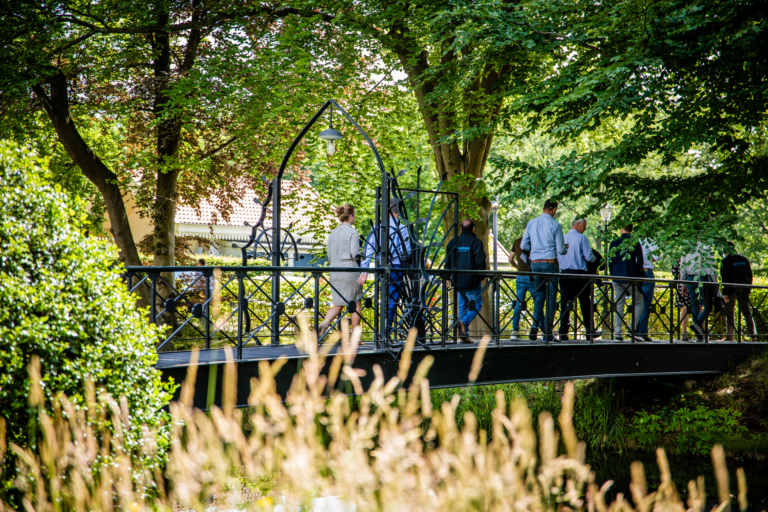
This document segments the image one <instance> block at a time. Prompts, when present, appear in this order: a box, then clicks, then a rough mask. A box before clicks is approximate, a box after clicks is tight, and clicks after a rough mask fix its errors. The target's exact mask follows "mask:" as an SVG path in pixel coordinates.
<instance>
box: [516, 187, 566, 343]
mask: <svg viewBox="0 0 768 512" xmlns="http://www.w3.org/2000/svg"><path fill="white" fill-rule="evenodd" d="M555 215H557V202H555V201H552V200H551V199H547V200H546V201H545V202H544V208H543V210H542V214H541V215H539V216H538V217H536V218H535V219H533V220H531V221H529V222H528V225H527V226H526V227H525V234H524V235H523V242H522V244H521V247H522V249H523V250H525V251H531V272H534V273H537V272H538V273H542V274H558V273H560V266H559V265H558V263H557V256H558V255H559V254H565V253H566V252H567V251H566V249H565V242H564V241H563V228H562V226H560V223H559V222H557V221H556V220H555ZM534 287H535V290H536V291H535V292H534V302H533V319H534V320H535V321H536V325H537V326H540V327H543V328H544V339H543V340H542V341H543V342H544V343H547V342H550V341H555V339H554V336H553V334H552V326H553V324H554V321H555V304H556V301H557V278H556V277H553V278H546V277H544V276H536V277H534ZM545 291H546V294H547V311H548V312H549V314H548V315H547V321H546V322H545V321H544V296H545ZM537 334H538V329H537V328H535V327H532V328H531V333H530V335H529V338H530V339H531V340H535V339H536V335H537Z"/></svg>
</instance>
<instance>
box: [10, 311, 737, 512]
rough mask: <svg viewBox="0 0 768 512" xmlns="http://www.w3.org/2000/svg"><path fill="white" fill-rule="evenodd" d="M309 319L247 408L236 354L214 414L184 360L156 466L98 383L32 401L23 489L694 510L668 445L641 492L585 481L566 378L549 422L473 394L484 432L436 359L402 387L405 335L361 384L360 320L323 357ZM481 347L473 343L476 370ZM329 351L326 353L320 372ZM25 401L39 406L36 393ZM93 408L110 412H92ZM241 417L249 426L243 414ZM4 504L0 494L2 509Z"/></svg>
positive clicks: (197, 501)
mask: <svg viewBox="0 0 768 512" xmlns="http://www.w3.org/2000/svg"><path fill="white" fill-rule="evenodd" d="M304 327H305V328H304V335H303V336H301V339H300V345H301V347H302V349H303V350H305V351H306V352H307V354H308V358H307V360H306V362H305V364H304V365H303V367H302V370H301V371H300V372H299V373H298V374H297V375H296V376H295V378H294V381H293V384H292V386H291V388H290V391H289V392H288V395H287V397H286V400H285V401H283V399H282V398H281V397H280V395H278V394H277V392H276V387H275V381H274V375H275V374H276V373H277V372H278V371H279V370H280V368H281V366H282V365H283V361H276V362H274V363H272V364H271V365H270V364H268V363H266V362H262V363H260V367H259V378H258V379H253V380H252V381H251V394H250V398H249V405H250V406H251V408H250V409H248V411H249V414H248V416H247V417H244V416H243V410H242V409H236V408H235V389H236V379H237V374H236V373H235V365H234V363H233V362H231V361H230V362H229V363H228V364H227V365H226V370H225V386H224V389H225V391H224V397H223V404H224V406H223V407H222V408H221V409H218V408H213V410H212V411H210V413H209V414H206V413H203V412H201V411H199V410H194V409H193V408H192V407H191V406H190V404H191V403H192V390H193V389H194V381H195V377H196V375H195V366H191V367H190V372H189V374H188V377H187V381H186V382H185V383H184V384H183V387H182V390H181V400H180V401H179V402H175V403H172V404H171V415H172V421H173V425H172V427H173V430H172V443H171V452H170V456H169V460H168V463H167V466H166V468H165V471H164V472H163V473H162V474H161V473H160V472H159V471H149V470H147V469H145V468H144V467H142V466H141V464H140V463H139V462H137V461H135V460H132V459H131V458H130V457H129V456H128V455H127V454H128V453H129V452H128V450H127V446H126V439H125V436H124V435H123V426H124V425H127V424H128V418H129V416H130V411H129V410H128V408H127V406H126V405H125V401H124V400H120V399H118V400H114V399H113V398H112V397H109V396H107V395H105V394H99V393H94V394H92V395H91V399H90V401H89V403H88V408H87V411H86V410H76V409H75V408H74V407H73V406H72V404H70V403H69V402H68V401H67V399H66V397H64V396H62V397H60V400H59V405H60V407H58V408H56V409H55V410H56V413H55V414H54V416H53V417H49V416H48V415H46V413H45V412H44V411H43V410H42V409H40V412H39V418H40V425H41V438H40V443H39V445H38V449H37V450H32V449H21V448H19V447H16V446H13V445H11V446H10V447H9V449H10V450H12V451H14V452H15V453H16V454H17V455H18V456H19V458H20V473H19V476H18V478H17V481H16V485H17V487H19V488H20V489H21V491H22V493H23V502H22V506H23V508H25V509H26V510H27V511H29V512H32V511H35V512H49V511H51V512H65V511H84V510H89V511H90V510H92V511H96V512H102V511H103V512H112V511H116V510H120V511H130V512H142V511H149V510H158V511H163V510H169V511H170V510H174V511H179V510H195V511H200V512H202V511H203V510H205V509H207V508H209V507H211V506H212V505H219V506H221V503H220V502H219V501H215V500H222V499H224V498H226V502H227V503H229V504H230V505H231V504H236V503H241V505H239V506H238V508H242V509H248V510H273V509H274V508H275V507H276V504H280V506H281V510H287V511H294V510H301V508H300V507H306V508H304V509H303V510H310V509H311V507H312V503H313V500H315V499H316V498H317V497H321V496H326V497H328V496H335V497H337V498H338V501H336V503H337V505H338V504H341V505H345V506H346V507H345V510H351V509H352V508H351V507H354V510H357V511H405V510H407V511H422V510H423V511H468V510H477V511H480V510H482V511H508V510H510V511H511V510H563V511H565V510H587V511H597V512H607V511H609V510H610V511H619V510H627V511H629V510H637V511H638V512H640V511H649V510H651V509H653V510H679V511H683V510H685V509H686V508H688V509H689V510H692V511H703V510H704V506H705V499H706V494H705V492H704V488H703V486H704V483H703V482H704V481H703V479H701V478H700V479H699V480H697V481H692V482H690V483H689V484H688V486H689V490H690V492H689V499H688V502H687V504H686V503H683V501H682V500H681V498H680V496H679V494H678V493H677V491H676V488H675V485H674V484H673V482H672V478H671V475H670V474H669V467H668V464H667V460H666V456H665V454H664V452H663V450H659V451H658V464H659V466H660V468H661V473H662V479H661V484H660V486H659V488H658V489H657V490H655V491H651V490H649V489H648V488H647V483H646V480H645V476H644V471H643V468H642V465H641V464H639V463H635V464H633V466H632V479H633V484H632V499H633V501H634V503H635V505H634V506H632V505H630V503H629V502H628V501H627V500H626V499H625V498H624V497H623V496H621V495H619V496H618V497H617V499H616V501H615V502H614V503H612V504H611V505H610V506H609V505H608V504H606V503H605V491H606V489H607V488H608V486H609V485H610V482H606V483H604V484H602V485H601V483H599V482H596V481H595V479H594V473H592V472H591V471H590V467H589V466H588V465H587V464H585V460H584V457H585V444H584V443H583V442H580V441H579V440H578V439H577V437H576V433H575V429H574V426H573V424H572V420H571V418H572V412H573V397H574V389H573V386H572V385H567V386H566V388H565V392H564V394H563V398H562V402H561V404H560V413H559V416H558V424H559V427H560V429H559V432H558V431H557V430H556V429H555V421H554V418H553V416H552V415H551V414H550V413H548V412H542V413H541V414H540V415H539V416H538V418H537V419H538V427H539V428H538V436H537V435H536V432H535V431H534V428H533V423H532V420H533V418H532V415H531V411H530V410H529V409H528V408H527V407H526V405H525V403H524V401H523V398H524V397H521V396H517V395H514V394H513V393H512V394H505V392H504V390H503V389H497V390H495V392H494V393H493V396H492V397H491V396H483V400H484V403H485V404H489V403H492V407H491V408H490V411H489V412H488V414H489V421H490V423H489V424H490V427H491V429H492V430H493V435H492V436H490V437H489V436H488V435H487V433H486V432H487V431H486V430H478V423H479V421H478V417H477V416H476V414H475V413H473V412H472V410H469V409H467V410H465V412H464V414H463V416H462V424H463V426H462V427H458V426H457V423H456V411H457V408H458V407H460V404H461V399H460V397H459V396H458V395H457V396H455V397H452V398H451V400H449V401H447V402H445V403H442V404H441V405H440V407H439V408H435V407H433V405H432V404H433V401H432V397H431V396H430V388H429V382H428V380H427V378H426V376H427V372H428V370H429V367H430V365H431V364H432V359H431V358H429V357H428V358H425V359H424V361H422V363H421V364H420V365H419V367H418V368H417V370H416V372H415V376H414V378H413V379H412V381H411V383H410V384H409V385H408V387H407V388H405V387H403V386H402V383H403V381H404V379H405V377H406V375H408V370H409V366H410V350H411V349H412V347H413V342H414V337H413V336H412V337H411V338H410V340H409V342H408V347H407V348H406V350H405V351H404V352H403V354H402V358H401V362H400V367H399V372H398V375H397V376H396V377H393V378H391V379H389V380H386V379H385V378H384V375H383V373H382V371H381V370H380V369H379V368H375V369H374V374H375V375H374V377H375V378H374V380H373V383H372V384H371V386H370V387H369V388H368V389H367V390H364V389H363V388H362V385H361V382H360V375H361V370H358V369H355V368H354V366H353V364H354V358H355V352H356V345H357V342H358V341H359V331H358V332H356V333H353V336H352V339H351V340H341V343H342V345H343V346H342V348H341V350H340V352H341V354H340V355H335V356H334V357H333V358H332V359H330V360H327V355H328V353H329V352H328V350H329V349H328V347H327V346H323V347H318V345H317V343H316V340H315V338H314V336H312V335H309V334H307V332H306V331H307V330H306V322H304ZM482 352H483V351H482V350H478V351H477V353H476V356H475V357H476V359H475V362H474V364H473V368H475V369H479V367H480V364H481V362H482V361H481V360H482V357H483V354H482ZM326 363H330V364H329V365H328V371H327V375H324V374H323V373H322V370H323V368H324V367H325V366H326ZM474 373H475V375H476V373H477V372H474ZM30 377H31V381H32V385H33V389H32V393H31V394H30V395H31V396H33V397H39V396H41V394H40V393H39V381H40V378H39V373H38V370H37V369H36V367H35V365H34V364H33V365H32V366H31V373H30ZM340 380H345V381H347V382H348V383H349V385H350V386H351V387H352V389H354V391H355V393H357V394H358V395H359V399H358V400H357V401H356V402H355V407H354V408H353V407H351V406H350V400H348V397H347V395H346V394H344V393H342V392H340V391H338V388H339V387H340V386H339V385H338V384H339V381H340ZM341 387H343V386H341ZM35 400H37V402H36V401H35ZM31 405H32V406H33V407H39V406H40V405H41V404H40V403H39V398H35V399H34V400H33V401H32V402H31ZM99 410H106V411H108V414H106V413H105V414H104V415H103V416H102V417H101V418H93V417H91V415H92V414H93V411H99ZM475 410H477V411H480V408H477V409H475ZM93 420H97V421H93ZM244 423H247V424H248V429H245V430H244V429H243V428H242V426H243V424H244ZM324 436H327V438H324ZM153 439H154V433H153V432H151V431H149V430H147V431H146V435H145V439H144V445H143V449H144V450H145V451H146V452H147V453H151V452H152V451H153V450H154V441H153ZM3 446H4V445H2V444H0V448H2V447H3ZM561 447H562V448H561ZM713 462H714V465H715V470H716V473H717V474H718V482H719V487H718V495H719V497H720V501H721V507H722V508H720V509H719V510H724V509H725V508H727V507H728V506H729V504H730V495H729V489H728V479H727V475H726V474H725V473H724V472H725V471H726V468H725V462H724V456H723V452H722V449H720V448H716V449H715V450H714V451H713ZM742 476H743V475H742ZM739 481H740V482H741V485H740V489H739V501H740V505H741V508H742V509H744V508H745V507H746V487H745V484H743V482H744V478H740V479H739ZM265 483H267V484H268V487H269V488H271V489H273V491H272V495H271V496H268V497H260V496H259V493H258V492H257V491H254V489H256V488H258V487H259V486H262V487H264V484H265ZM222 497H224V498H222ZM259 498H261V499H259ZM232 506H233V505H232ZM8 508H9V505H8V504H0V512H3V511H4V510H7V509H8ZM340 509H341V508H340Z"/></svg>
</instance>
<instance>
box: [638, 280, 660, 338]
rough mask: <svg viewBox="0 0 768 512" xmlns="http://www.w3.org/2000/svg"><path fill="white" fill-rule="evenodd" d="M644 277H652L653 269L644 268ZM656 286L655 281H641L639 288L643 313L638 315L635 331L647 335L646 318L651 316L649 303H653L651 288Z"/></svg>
mask: <svg viewBox="0 0 768 512" xmlns="http://www.w3.org/2000/svg"><path fill="white" fill-rule="evenodd" d="M645 277H647V278H648V279H653V278H654V275H653V269H652V268H647V269H645ZM655 287H656V283H643V284H642V285H641V287H640V290H641V291H642V294H643V314H641V315H640V321H639V322H638V323H637V333H638V334H641V335H644V336H647V335H648V320H649V319H650V317H651V305H652V304H653V290H654V288H655Z"/></svg>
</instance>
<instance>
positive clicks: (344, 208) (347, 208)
mask: <svg viewBox="0 0 768 512" xmlns="http://www.w3.org/2000/svg"><path fill="white" fill-rule="evenodd" d="M354 214H355V207H354V206H352V205H351V204H343V205H341V206H339V207H338V208H336V216H337V217H338V218H339V221H341V222H347V221H348V220H349V216H350V215H354Z"/></svg>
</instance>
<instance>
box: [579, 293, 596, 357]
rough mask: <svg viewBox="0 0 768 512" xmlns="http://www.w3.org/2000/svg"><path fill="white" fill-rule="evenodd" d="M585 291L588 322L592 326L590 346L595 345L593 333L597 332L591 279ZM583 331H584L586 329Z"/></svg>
mask: <svg viewBox="0 0 768 512" xmlns="http://www.w3.org/2000/svg"><path fill="white" fill-rule="evenodd" d="M587 289H588V290H589V320H590V322H589V323H590V324H591V326H592V332H590V333H589V344H590V345H594V344H595V331H596V330H597V328H596V327H595V284H594V280H592V279H590V280H589V283H588V284H587ZM582 314H583V313H582ZM585 327H589V326H585ZM584 330H586V328H585V329H584Z"/></svg>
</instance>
